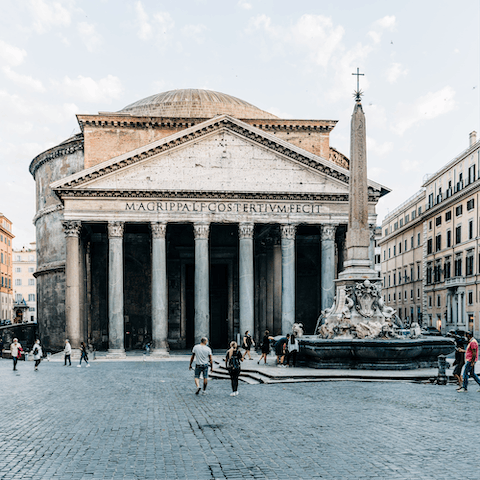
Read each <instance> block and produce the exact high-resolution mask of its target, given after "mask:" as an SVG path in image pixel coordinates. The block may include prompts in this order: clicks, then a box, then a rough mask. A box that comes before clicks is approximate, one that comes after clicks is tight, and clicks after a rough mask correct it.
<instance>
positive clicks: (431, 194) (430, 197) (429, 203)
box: [428, 193, 433, 208]
mask: <svg viewBox="0 0 480 480" xmlns="http://www.w3.org/2000/svg"><path fill="white" fill-rule="evenodd" d="M432 207H433V193H430V195H428V208H432Z"/></svg>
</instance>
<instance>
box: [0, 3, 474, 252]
mask: <svg viewBox="0 0 480 480" xmlns="http://www.w3.org/2000/svg"><path fill="white" fill-rule="evenodd" d="M479 5H480V3H479V2H478V0H457V1H456V2H451V1H445V0H421V1H418V0H415V1H411V0H401V1H397V0H389V1H388V2H386V1H384V0H377V1H373V0H362V1H358V0H355V1H351V0H337V1H331V0H329V1H324V0H313V1H310V0H296V1H295V2H292V1H291V0H287V1H286V0H219V1H217V0H177V1H162V0H132V1H130V0H52V1H50V0H21V1H19V0H2V1H1V2H0V212H2V213H3V214H4V215H6V216H7V218H9V219H10V220H11V221H12V222H13V232H14V234H15V236H16V238H15V240H14V246H15V248H21V247H22V246H24V245H28V244H29V243H30V242H32V241H34V240H35V229H34V226H33V224H32V218H33V216H34V214H35V182H34V180H33V177H32V176H31V175H30V173H29V171H28V167H29V164H30V162H31V161H32V159H33V158H34V157H35V156H37V155H38V154H39V153H41V152H43V151H44V150H46V149H48V148H50V147H52V146H54V145H56V144H58V143H59V142H61V141H63V140H65V139H66V138H68V137H69V136H71V135H72V134H73V133H75V132H78V131H79V127H78V123H77V121H76V118H75V114H86V113H97V112H99V111H111V112H114V111H117V110H120V109H122V108H123V107H125V106H126V105H128V104H130V103H133V102H135V101H137V100H139V99H142V98H145V97H147V96H150V95H153V94H155V93H160V92H163V91H167V90H174V89H177V88H205V89H209V90H215V91H219V92H222V93H226V94H229V95H233V96H235V97H238V98H240V99H242V100H245V101H247V102H249V103H252V104H253V105H255V106H257V107H259V108H261V109H262V110H266V111H269V112H271V113H274V114H276V115H278V116H280V117H283V118H291V119H318V120H338V124H337V126H336V127H335V129H334V130H333V132H332V134H331V141H330V145H331V146H333V147H335V148H336V149H337V150H340V151H341V152H342V153H344V154H345V155H347V156H348V155H349V150H350V145H349V130H350V118H351V114H352V110H353V104H354V100H353V91H354V90H355V89H356V77H355V76H353V75H352V73H354V72H356V69H357V68H359V69H360V72H361V73H364V74H365V76H363V77H360V88H361V90H362V91H363V92H364V96H363V106H364V110H365V114H366V116H367V151H368V176H369V178H371V179H372V180H375V181H377V182H379V183H381V184H383V185H385V186H387V187H388V188H390V189H392V192H391V193H389V194H388V195H386V196H385V197H384V198H382V199H381V200H380V202H379V204H378V207H377V213H378V223H379V224H380V223H381V221H382V219H383V218H384V217H385V215H387V214H388V212H389V211H392V210H393V209H394V208H395V207H397V206H398V205H399V204H400V203H402V202H403V201H405V200H407V199H408V198H409V197H410V196H411V195H413V194H414V193H415V192H417V191H418V190H419V189H420V188H421V185H422V180H423V178H424V177H425V175H427V174H431V173H433V172H435V171H436V170H438V169H439V168H441V167H442V166H443V165H444V164H445V163H447V162H449V161H450V160H451V159H453V158H454V157H455V156H457V155H458V154H459V153H461V152H462V151H463V150H465V149H466V148H467V147H468V136H469V133H470V132H471V131H473V130H475V131H477V132H479V131H480V6H479Z"/></svg>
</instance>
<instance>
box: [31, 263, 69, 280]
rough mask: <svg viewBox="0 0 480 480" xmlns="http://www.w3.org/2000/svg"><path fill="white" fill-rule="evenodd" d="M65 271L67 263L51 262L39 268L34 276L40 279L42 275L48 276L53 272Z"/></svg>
mask: <svg viewBox="0 0 480 480" xmlns="http://www.w3.org/2000/svg"><path fill="white" fill-rule="evenodd" d="M64 271H65V262H63V261H59V262H50V263H45V264H44V265H41V266H40V267H38V269H37V271H36V272H35V273H34V274H33V276H34V277H35V278H38V277H39V276H40V275H46V274H48V273H52V272H64Z"/></svg>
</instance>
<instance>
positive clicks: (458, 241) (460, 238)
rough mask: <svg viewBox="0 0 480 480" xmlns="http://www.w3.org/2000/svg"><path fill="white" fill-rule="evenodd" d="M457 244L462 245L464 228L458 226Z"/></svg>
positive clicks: (456, 232)
mask: <svg viewBox="0 0 480 480" xmlns="http://www.w3.org/2000/svg"><path fill="white" fill-rule="evenodd" d="M455 243H457V244H458V243H462V226H461V225H460V226H458V227H457V228H456V229H455Z"/></svg>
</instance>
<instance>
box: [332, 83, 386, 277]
mask: <svg viewBox="0 0 480 480" xmlns="http://www.w3.org/2000/svg"><path fill="white" fill-rule="evenodd" d="M348 203H349V211H348V229H347V238H346V243H347V260H346V261H345V263H344V266H345V270H344V271H343V272H341V273H340V274H339V276H338V280H346V279H362V278H363V279H365V278H378V272H376V271H375V270H373V269H372V264H371V260H370V256H369V252H368V249H369V246H370V228H369V222H368V179H367V141H366V125H365V114H364V113H363V108H362V101H361V92H360V91H359V90H358V89H357V92H356V95H355V107H354V109H353V114H352V122H351V133H350V189H349V202H348Z"/></svg>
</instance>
